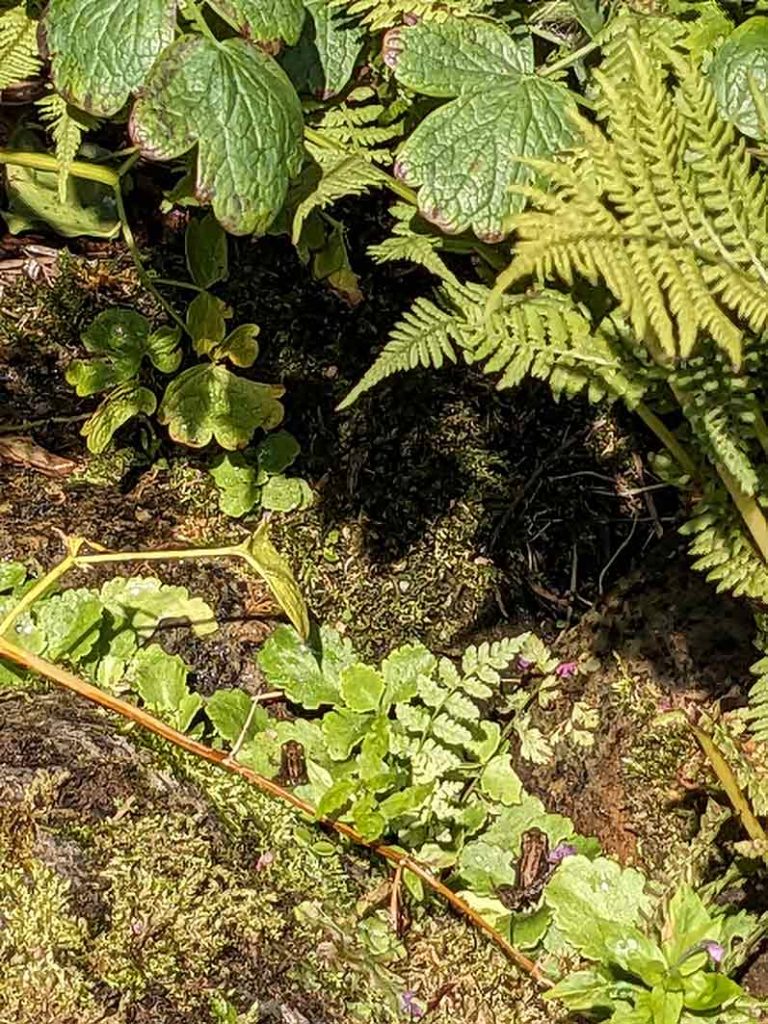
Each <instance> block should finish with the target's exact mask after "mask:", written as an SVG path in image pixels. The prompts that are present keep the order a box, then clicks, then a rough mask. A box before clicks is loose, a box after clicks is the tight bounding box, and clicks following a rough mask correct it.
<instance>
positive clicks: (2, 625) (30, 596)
mask: <svg viewBox="0 0 768 1024" xmlns="http://www.w3.org/2000/svg"><path fill="white" fill-rule="evenodd" d="M76 557H77V556H76V553H75V552H73V551H71V550H70V552H69V554H68V555H67V556H66V558H64V559H63V560H62V561H61V562H59V564H58V565H55V566H54V567H53V569H51V571H50V572H49V573H46V574H45V576H42V577H41V578H40V579H39V580H38V581H37V583H35V585H34V586H33V587H31V588H30V589H29V590H28V591H27V592H26V594H25V595H24V596H23V597H22V599H21V600H20V601H19V602H18V603H17V604H15V605H14V606H13V608H11V610H10V611H9V612H8V614H7V615H5V616H4V617H3V619H2V620H1V621H0V637H3V636H5V634H6V633H7V632H8V631H9V630H10V629H12V628H13V626H14V625H15V624H16V623H17V622H18V620H19V619H20V618H21V616H22V615H23V614H24V612H26V611H27V610H28V609H29V608H31V607H32V605H33V604H34V603H35V601H37V600H38V598H41V597H42V596H43V594H45V593H46V592H47V591H48V590H50V589H51V587H52V586H53V585H54V584H55V583H56V581H57V580H58V579H59V578H60V577H61V576H63V575H64V574H65V573H67V572H69V570H70V569H71V568H72V567H73V566H74V565H75V559H76Z"/></svg>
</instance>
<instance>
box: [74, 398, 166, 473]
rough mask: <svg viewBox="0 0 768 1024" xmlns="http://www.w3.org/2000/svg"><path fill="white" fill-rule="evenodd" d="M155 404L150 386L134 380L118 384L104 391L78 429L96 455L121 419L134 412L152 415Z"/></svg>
mask: <svg viewBox="0 0 768 1024" xmlns="http://www.w3.org/2000/svg"><path fill="white" fill-rule="evenodd" d="M156 408H157V399H156V398H155V396H154V395H153V394H152V392H151V391H150V390H149V388H143V387H141V386H140V385H139V384H137V383H135V382H133V381H132V382H129V383H128V384H120V385H119V386H118V387H116V388H115V390H114V391H112V392H110V394H108V395H107V397H106V398H105V399H104V401H103V402H102V403H101V405H100V406H99V407H98V409H97V410H96V412H95V413H94V414H93V416H91V418H90V419H89V420H87V421H86V423H85V424H84V426H83V428H82V430H81V431H80V433H81V434H82V435H83V437H84V438H85V439H86V444H87V445H88V450H89V451H91V452H94V453H95V454H97V455H98V454H99V453H100V452H103V451H105V449H106V448H107V446H108V445H109V442H110V441H111V440H112V437H113V435H114V434H115V432H116V431H117V430H119V429H120V427H122V426H123V424H124V423H127V422H128V420H130V419H132V418H133V417H134V416H140V415H142V414H143V415H144V416H151V415H152V413H153V412H154V411H155V409H156Z"/></svg>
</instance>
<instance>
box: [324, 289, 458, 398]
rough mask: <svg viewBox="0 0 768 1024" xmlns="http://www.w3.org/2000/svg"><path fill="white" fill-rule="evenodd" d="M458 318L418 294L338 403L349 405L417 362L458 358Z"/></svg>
mask: <svg viewBox="0 0 768 1024" xmlns="http://www.w3.org/2000/svg"><path fill="white" fill-rule="evenodd" d="M456 326H457V325H456V318H455V315H454V313H453V311H452V310H450V309H443V308H441V307H440V306H438V305H437V304H436V303H434V302H432V301H431V300H429V299H425V298H418V299H416V301H415V302H414V304H413V305H412V306H411V308H410V309H409V310H408V312H407V313H405V314H404V316H403V318H402V320H400V322H399V323H398V324H397V325H396V326H395V327H394V329H393V331H392V333H391V334H390V336H389V341H388V342H387V344H386V345H385V346H384V349H383V351H382V352H381V354H380V355H379V357H378V359H377V360H376V362H375V363H374V364H373V366H372V367H371V368H370V370H368V372H367V373H366V374H365V376H364V377H363V378H362V380H361V381H360V382H359V383H358V384H357V385H356V386H355V387H354V388H353V389H352V390H351V391H350V393H349V394H348V395H347V396H346V398H345V399H344V400H343V402H341V404H340V405H339V409H346V408H347V407H348V406H350V405H352V403H353V402H355V401H357V399H358V398H359V397H360V396H361V395H362V394H365V392H366V391H370V390H371V388H374V387H376V385H377V384H380V383H381V381H383V380H384V379H385V378H386V377H391V376H392V375H393V374H395V373H401V372H402V371H403V370H413V369H415V368H416V367H417V366H425V367H427V366H433V367H435V368H436V369H439V368H440V367H441V366H442V365H443V363H444V362H445V360H446V359H447V360H449V361H450V362H452V363H455V362H456V352H455V340H456V338H455V333H456Z"/></svg>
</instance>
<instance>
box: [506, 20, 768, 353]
mask: <svg viewBox="0 0 768 1024" xmlns="http://www.w3.org/2000/svg"><path fill="white" fill-rule="evenodd" d="M622 48H623V49H622ZM658 49H659V47H656V48H655V50H658ZM617 52H621V53H622V54H623V62H622V63H621V64H620V68H621V71H620V73H619V74H620V77H619V78H618V80H617V79H616V78H615V77H611V76H610V75H609V74H606V73H600V72H596V73H595V77H596V78H597V80H598V81H599V83H600V87H601V92H602V95H603V97H604V99H605V101H606V104H605V107H604V109H605V110H606V111H607V126H606V134H603V132H601V131H600V130H599V129H598V128H597V127H595V126H594V125H592V124H590V123H588V122H586V121H584V120H581V121H580V124H581V128H582V132H583V137H584V146H583V149H582V150H581V152H580V153H579V154H578V158H577V159H576V160H574V161H573V162H572V163H571V164H569V165H565V164H555V163H551V162H536V167H537V168H538V169H539V170H540V171H541V172H542V173H544V174H545V175H546V176H547V177H548V178H549V180H550V183H551V188H552V191H545V190H544V189H542V188H526V189H524V190H523V191H525V192H526V194H527V195H529V197H530V199H531V201H532V204H533V207H534V209H532V210H530V211H529V212H525V213H522V214H520V215H519V216H518V217H517V218H516V220H515V228H516V230H517V233H518V239H519V241H518V245H517V249H516V255H515V258H514V260H513V262H512V264H511V265H510V267H509V268H508V270H507V271H505V272H504V273H503V274H502V275H501V276H500V278H499V282H498V284H497V291H496V296H497V298H498V294H499V293H500V292H501V291H503V290H504V289H506V288H509V287H511V286H512V285H513V284H515V283H516V282H518V281H521V280H524V279H526V278H529V277H531V276H534V277H542V278H550V277H559V278H560V279H561V280H563V281H565V282H566V283H568V284H571V283H572V282H573V280H574V278H575V276H576V275H580V276H582V277H584V278H586V279H587V280H588V281H590V282H591V283H593V284H597V283H598V282H600V281H603V282H604V283H605V284H606V285H607V286H608V288H609V289H610V291H611V292H612V293H613V294H614V296H615V297H616V298H617V299H618V301H619V302H620V303H621V305H622V308H623V310H624V311H625V312H626V315H627V316H628V318H629V320H630V323H631V325H632V328H633V330H634V332H635V333H636V335H637V336H638V338H640V339H642V340H643V341H644V343H645V344H646V345H647V347H648V349H649V351H650V352H651V353H652V354H653V355H654V357H655V358H656V359H657V360H658V361H660V362H665V361H667V362H668V361H670V360H674V359H676V358H680V357H682V358H686V357H688V356H689V355H690V354H691V352H692V350H693V349H694V346H695V344H696V342H697V340H698V338H699V337H700V336H701V335H705V336H709V337H711V338H712V339H713V340H714V341H715V342H716V343H717V345H718V346H719V347H720V348H721V349H722V350H723V351H724V352H725V353H726V354H727V355H728V357H729V359H730V360H731V362H732V363H733V364H734V366H738V365H739V363H740V361H741V356H742V333H743V330H742V329H743V325H744V324H746V325H748V326H749V327H750V328H751V329H752V330H753V331H755V332H759V331H762V330H763V329H764V328H765V326H766V324H768V289H766V284H768V224H767V223H766V183H765V181H764V179H763V178H762V177H760V176H758V175H757V174H755V173H753V172H752V170H751V167H750V158H749V155H748V154H747V152H746V149H745V146H744V144H743V142H737V141H736V139H735V135H734V131H733V129H732V128H731V127H730V126H729V125H727V124H726V123H725V122H723V121H721V120H720V118H719V116H718V114H717V110H716V106H715V100H714V96H713V93H712V90H711V87H710V85H709V83H708V82H707V81H706V79H705V78H704V77H703V75H702V74H701V73H700V72H699V71H698V70H697V69H695V68H694V67H693V66H692V65H691V64H690V63H689V62H688V61H687V60H686V59H685V58H684V57H683V56H682V55H680V54H676V53H674V52H673V51H672V50H670V49H665V50H664V53H665V61H666V63H662V60H661V59H660V58H659V57H658V56H657V54H656V52H655V51H654V52H651V50H650V48H649V47H648V46H646V45H644V44H643V43H642V42H641V40H640V37H639V35H638V33H637V31H636V29H635V27H634V25H633V24H632V23H629V24H628V25H627V28H626V32H625V33H624V36H623V38H622V40H621V42H620V43H617ZM673 72H674V75H675V76H676V79H677V85H676V87H674V88H673V87H670V75H671V74H672V73H673ZM615 74H616V72H615V71H614V75H615Z"/></svg>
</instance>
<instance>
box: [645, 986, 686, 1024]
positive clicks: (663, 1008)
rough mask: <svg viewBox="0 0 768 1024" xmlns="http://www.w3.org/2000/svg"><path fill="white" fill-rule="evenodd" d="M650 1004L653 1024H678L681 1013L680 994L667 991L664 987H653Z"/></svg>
mask: <svg viewBox="0 0 768 1024" xmlns="http://www.w3.org/2000/svg"><path fill="white" fill-rule="evenodd" d="M650 1002H651V1013H652V1015H653V1024H678V1021H679V1020H680V1014H681V1013H682V1012H683V993H682V992H680V991H679V990H678V989H668V988H666V986H664V985H654V987H653V989H652V990H651V1000H650Z"/></svg>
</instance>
